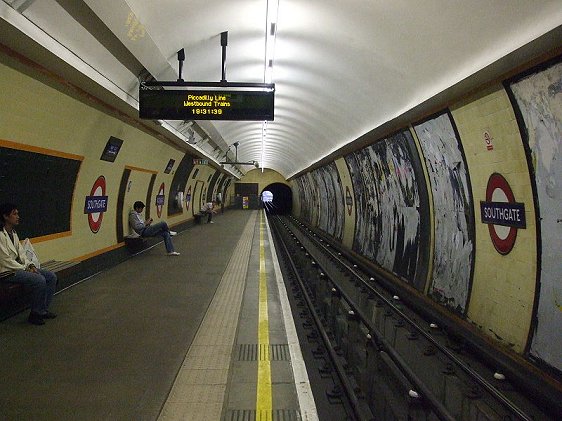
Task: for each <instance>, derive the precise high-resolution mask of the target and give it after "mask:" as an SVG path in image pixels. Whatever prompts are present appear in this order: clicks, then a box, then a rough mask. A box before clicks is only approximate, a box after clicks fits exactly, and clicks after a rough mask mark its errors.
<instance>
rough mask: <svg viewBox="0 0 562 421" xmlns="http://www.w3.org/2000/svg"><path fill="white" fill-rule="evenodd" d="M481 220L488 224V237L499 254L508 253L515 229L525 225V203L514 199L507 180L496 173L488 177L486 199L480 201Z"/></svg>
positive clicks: (515, 234)
mask: <svg viewBox="0 0 562 421" xmlns="http://www.w3.org/2000/svg"><path fill="white" fill-rule="evenodd" d="M480 214H481V218H482V222H483V223H484V224H488V231H489V232H490V238H491V239H492V243H493V244H494V247H495V249H496V250H497V251H498V253H500V254H508V253H509V252H510V251H511V250H512V249H513V246H514V245H515V239H516V238H517V230H518V229H524V228H526V227H527V225H526V220H525V204H524V203H518V202H516V201H515V195H514V194H513V191H512V190H511V187H510V186H509V184H508V182H507V180H506V179H505V178H504V177H503V176H502V175H501V174H498V173H494V174H492V175H491V176H490V178H489V179H488V185H487V186H486V201H485V202H484V201H482V202H480Z"/></svg>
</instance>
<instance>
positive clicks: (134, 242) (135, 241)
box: [125, 235, 148, 253]
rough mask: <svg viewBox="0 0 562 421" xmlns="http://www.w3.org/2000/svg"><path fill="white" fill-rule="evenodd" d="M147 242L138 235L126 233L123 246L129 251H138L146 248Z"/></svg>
mask: <svg viewBox="0 0 562 421" xmlns="http://www.w3.org/2000/svg"><path fill="white" fill-rule="evenodd" d="M147 244H148V242H147V241H146V238H144V237H141V236H140V235H127V236H126V237H125V246H126V247H127V249H128V250H129V251H130V252H131V253H138V252H139V251H141V250H143V249H144V248H146V245H147Z"/></svg>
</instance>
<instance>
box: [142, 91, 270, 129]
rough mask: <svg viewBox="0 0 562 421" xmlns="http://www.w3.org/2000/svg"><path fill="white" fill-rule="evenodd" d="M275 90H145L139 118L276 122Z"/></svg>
mask: <svg viewBox="0 0 562 421" xmlns="http://www.w3.org/2000/svg"><path fill="white" fill-rule="evenodd" d="M274 93H275V92H274V90H273V89H270V90H229V89H220V88H217V89H199V88H192V87H187V88H181V89H178V88H176V89H154V88H152V89H151V88H148V87H146V86H141V87H140V90H139V103H140V104H139V106H140V107H139V116H140V118H144V119H150V120H240V121H264V120H268V121H272V120H273V102H274Z"/></svg>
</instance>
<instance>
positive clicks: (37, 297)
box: [0, 203, 57, 325]
mask: <svg viewBox="0 0 562 421" xmlns="http://www.w3.org/2000/svg"><path fill="white" fill-rule="evenodd" d="M19 222H20V217H19V212H18V208H17V206H16V205H14V204H12V203H3V204H1V205H0V224H1V225H3V226H2V231H0V272H4V271H9V272H13V273H14V275H13V276H10V277H8V278H4V279H3V281H2V282H10V283H15V284H22V285H25V286H27V287H30V288H31V290H32V294H33V296H32V301H31V313H29V318H28V319H27V320H28V321H29V323H32V324H34V325H44V324H45V321H44V319H54V318H55V317H57V316H56V314H55V313H51V312H50V311H49V305H50V304H51V301H52V300H53V295H54V294H55V289H56V286H57V276H56V275H55V274H54V273H53V272H50V271H48V270H44V269H38V268H36V267H35V266H34V265H33V263H32V262H31V261H30V260H29V259H28V258H27V256H26V254H25V250H24V249H23V246H22V245H21V244H20V239H19V237H18V234H17V233H16V230H15V229H14V227H15V226H17V225H18V224H19Z"/></svg>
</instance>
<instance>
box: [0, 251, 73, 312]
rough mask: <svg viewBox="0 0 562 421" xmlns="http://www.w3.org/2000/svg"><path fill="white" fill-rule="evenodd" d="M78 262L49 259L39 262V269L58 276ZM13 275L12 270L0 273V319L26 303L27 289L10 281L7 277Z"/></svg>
mask: <svg viewBox="0 0 562 421" xmlns="http://www.w3.org/2000/svg"><path fill="white" fill-rule="evenodd" d="M78 264H79V262H68V261H60V260H49V261H47V262H45V263H41V269H46V270H50V271H51V272H54V273H56V274H57V276H58V274H60V273H62V272H63V271H65V270H67V269H69V268H72V267H73V266H76V265H78ZM13 275H14V273H13V272H1V273H0V307H2V308H0V320H2V318H5V317H7V316H10V315H12V314H14V313H15V312H17V309H20V311H21V309H22V306H23V307H24V306H25V305H26V301H27V295H28V291H26V288H25V287H24V286H23V285H21V284H13V283H11V282H10V279H9V278H10V277H11V276H13ZM5 308H6V309H5ZM4 310H8V311H4Z"/></svg>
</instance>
